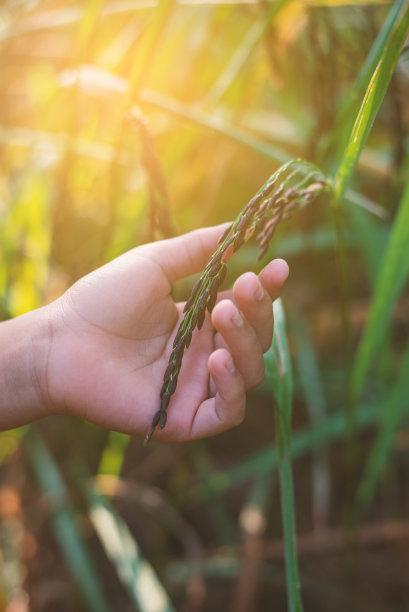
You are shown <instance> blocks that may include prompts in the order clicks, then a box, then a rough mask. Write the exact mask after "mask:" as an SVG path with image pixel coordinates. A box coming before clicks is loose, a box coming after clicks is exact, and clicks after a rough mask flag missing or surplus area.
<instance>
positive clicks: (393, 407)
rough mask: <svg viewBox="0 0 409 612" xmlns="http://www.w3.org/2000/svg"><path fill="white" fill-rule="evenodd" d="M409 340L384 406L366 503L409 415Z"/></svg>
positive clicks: (367, 475)
mask: <svg viewBox="0 0 409 612" xmlns="http://www.w3.org/2000/svg"><path fill="white" fill-rule="evenodd" d="M408 372H409V343H408V344H407V345H406V350H405V354H404V356H403V359H402V362H401V365H400V369H399V375H398V378H397V380H396V382H395V383H394V385H393V387H392V390H391V392H390V393H389V394H388V396H387V397H386V399H385V400H384V402H383V403H382V406H381V411H380V424H379V425H380V426H379V432H378V435H377V437H376V439H375V442H374V444H373V447H372V449H371V452H370V455H369V458H368V461H367V463H366V466H365V471H364V475H363V477H362V481H361V484H360V486H359V489H358V494H357V501H358V504H359V505H360V506H361V508H362V507H366V506H367V505H368V504H369V503H370V502H371V501H372V499H373V496H374V494H375V489H376V485H377V483H378V481H379V479H380V478H381V476H382V474H384V472H385V470H386V467H387V464H388V461H389V458H390V455H391V452H392V447H393V441H394V437H395V435H396V432H397V430H398V429H399V427H400V426H401V425H402V423H403V421H404V420H405V419H407V416H408V406H409V400H408V398H409V376H408Z"/></svg>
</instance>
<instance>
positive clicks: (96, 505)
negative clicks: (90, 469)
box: [87, 485, 174, 612]
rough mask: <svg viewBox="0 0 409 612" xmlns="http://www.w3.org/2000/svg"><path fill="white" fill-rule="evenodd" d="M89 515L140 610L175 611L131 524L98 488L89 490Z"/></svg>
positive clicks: (121, 579) (153, 611) (154, 611)
mask: <svg viewBox="0 0 409 612" xmlns="http://www.w3.org/2000/svg"><path fill="white" fill-rule="evenodd" d="M87 498H88V503H89V508H90V518H91V521H92V523H93V525H94V528H95V531H96V532H97V534H98V537H99V539H100V541H101V544H102V545H103V547H104V550H105V552H106V554H107V556H108V558H109V559H110V560H111V562H112V564H113V565H114V567H115V569H116V572H117V574H118V577H119V579H120V581H121V582H122V583H123V585H124V587H125V588H126V590H127V592H128V593H129V595H130V597H131V599H132V601H133V602H134V604H135V605H136V606H137V609H138V610H141V612H174V608H173V606H172V603H171V601H170V599H169V596H168V594H167V593H166V591H165V589H164V588H163V585H162V583H161V582H160V580H159V578H158V576H157V575H156V572H155V571H154V570H153V568H152V566H151V565H150V564H149V563H148V562H147V561H146V559H144V557H143V556H142V554H141V552H140V550H139V546H138V544H137V542H136V540H135V539H134V537H133V536H132V533H131V532H130V530H129V528H128V526H127V525H126V523H125V522H124V521H123V520H122V518H121V517H120V516H118V514H117V513H116V512H115V510H114V509H113V507H112V506H111V504H110V503H109V502H108V500H107V499H105V498H104V497H102V495H101V494H100V493H99V491H98V488H97V487H96V485H95V487H94V488H93V489H91V490H90V491H89V492H88V494H87Z"/></svg>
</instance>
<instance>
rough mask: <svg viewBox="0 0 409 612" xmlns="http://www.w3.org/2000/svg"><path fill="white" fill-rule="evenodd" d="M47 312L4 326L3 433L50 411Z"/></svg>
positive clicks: (0, 338)
mask: <svg viewBox="0 0 409 612" xmlns="http://www.w3.org/2000/svg"><path fill="white" fill-rule="evenodd" d="M49 336H50V334H49V331H48V323H47V316H46V309H45V308H42V309H38V310H34V311H32V312H29V313H27V314H24V315H22V316H20V317H16V318H15V319H10V320H8V321H3V322H2V323H0V387H1V389H2V393H1V396H0V430H4V429H10V428H13V427H18V426H20V425H25V424H27V423H29V422H31V421H34V420H36V419H38V418H41V417H43V416H47V415H48V414H49V413H50V411H49V401H48V398H47V392H46V389H47V384H46V372H47V367H46V364H47V356H48V350H49V344H50V340H49Z"/></svg>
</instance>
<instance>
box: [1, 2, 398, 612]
mask: <svg viewBox="0 0 409 612" xmlns="http://www.w3.org/2000/svg"><path fill="white" fill-rule="evenodd" d="M408 28H409V8H408V4H407V2H406V1H405V0H396V1H395V2H383V1H372V2H370V1H366V2H360V1H353V0H350V1H347V0H345V1H344V2H337V1H335V0H327V1H325V0H324V1H319V2H314V1H312V0H311V1H310V0H303V1H302V2H297V1H295V0H275V1H274V2H265V1H263V0H260V2H257V1H255V0H232V1H230V0H226V1H224V2H223V1H222V0H220V1H219V0H179V1H178V2H176V1H175V0H159V1H158V2H157V1H155V0H106V1H105V2H104V1H102V0H88V1H85V0H84V1H83V2H75V1H68V0H54V1H52V0H6V1H5V2H3V3H2V5H1V7H0V45H1V60H0V61H1V70H0V83H1V92H2V95H1V97H0V116H1V120H0V156H1V167H0V306H1V311H2V312H1V314H2V318H7V317H10V316H16V315H18V314H20V313H22V312H25V311H26V310H29V309H31V308H35V307H37V306H40V305H41V304H43V303H46V302H49V301H50V300H52V299H53V298H55V297H56V296H58V295H60V294H61V292H63V291H64V290H65V289H66V288H67V287H68V286H69V285H70V284H71V283H72V282H73V281H75V280H76V279H77V278H78V277H80V276H81V275H83V274H84V273H86V272H88V271H90V270H91V269H92V268H94V267H96V266H98V265H100V264H101V263H103V262H105V261H107V260H109V259H111V258H112V257H114V256H116V255H117V254H119V253H121V252H123V251H124V250H126V249H128V248H130V247H133V246H135V245H137V244H140V243H143V242H145V241H147V240H150V239H154V238H160V237H162V236H163V235H171V234H172V233H181V232H184V231H187V230H190V229H193V228H196V227H200V226H204V225H209V224H214V223H219V222H221V221H226V220H229V219H233V218H234V217H235V216H236V214H237V212H238V211H239V210H240V208H241V207H242V205H243V204H244V203H245V202H246V201H247V200H248V199H249V198H250V197H251V196H252V195H253V194H254V193H255V192H256V191H257V190H258V188H259V187H260V185H261V184H262V183H263V182H264V181H265V180H266V178H267V177H268V176H269V175H270V174H272V173H273V171H274V170H276V169H277V167H278V166H279V165H280V164H281V163H283V162H285V161H287V160H289V159H291V158H293V157H301V158H304V159H306V160H308V161H312V162H314V163H316V164H317V165H318V166H320V167H321V169H322V170H323V171H324V172H326V173H327V174H328V175H329V176H330V177H331V178H332V179H333V181H334V197H332V198H328V197H326V198H324V197H323V198H321V199H320V201H318V202H317V203H315V204H314V205H313V207H308V208H307V209H306V210H305V211H303V212H301V213H299V214H297V215H295V216H294V218H293V219H292V220H291V221H290V222H289V223H288V224H286V225H283V226H282V227H281V228H280V230H279V232H278V234H277V237H276V238H275V240H274V241H273V245H272V248H271V250H270V252H269V255H270V256H273V255H275V256H281V257H285V258H286V259H287V260H288V261H289V264H290V268H291V277H290V279H289V281H288V284H287V286H286V289H285V294H284V296H283V303H284V309H285V311H286V319H287V321H286V329H287V333H285V322H284V319H283V317H284V311H283V309H282V305H281V304H280V303H277V304H276V308H277V313H276V314H277V321H278V325H277V331H278V334H277V339H276V342H278V343H279V346H278V347H277V345H276V346H275V348H274V351H273V352H269V353H268V354H267V355H266V369H267V376H266V380H265V382H264V383H263V384H262V385H261V386H260V387H259V388H258V389H257V390H256V391H254V392H252V393H251V394H250V396H249V400H248V416H247V417H246V420H245V422H244V424H243V425H242V426H241V427H239V428H238V429H236V430H234V431H231V432H229V433H226V434H224V435H222V436H219V437H217V438H214V439H211V440H206V441H200V442H196V443H191V444H184V445H164V444H161V445H158V444H155V443H154V442H153V443H152V444H151V445H150V446H149V447H148V448H147V449H144V448H142V444H141V441H140V440H138V439H129V438H128V437H127V436H124V435H122V434H118V433H115V432H107V431H105V430H102V429H99V428H97V427H95V426H92V425H90V424H89V423H86V422H81V421H79V420H78V419H69V418H63V417H58V418H50V419H46V420H44V421H43V422H41V423H39V424H37V425H36V426H33V427H31V428H23V429H19V430H15V431H10V432H3V433H1V434H0V461H1V465H0V479H1V486H0V547H1V584H0V600H1V601H0V609H2V610H8V612H16V611H17V610H18V611H23V610H28V609H30V610H31V611H33V612H46V611H54V610H57V609H58V610H59V611H62V612H64V611H67V612H68V611H69V612H72V611H73V610H76V611H80V610H84V611H86V610H87V611H88V610H95V611H98V612H101V611H104V610H121V611H126V610H141V612H148V611H149V612H150V611H159V610H184V611H189V612H196V611H199V610H200V611H207V610H222V609H230V610H231V611H232V612H241V611H243V612H251V611H252V610H254V611H256V610H265V609H266V607H267V608H268V609H272V610H277V611H281V610H286V609H290V610H301V609H302V604H301V598H300V596H299V591H298V586H297V584H298V578H297V571H296V570H297V559H296V558H295V556H294V533H293V532H292V522H293V513H294V512H295V515H296V522H297V543H298V566H299V576H300V582H301V592H302V600H303V605H304V609H305V610H314V612H319V611H320V610H323V611H328V610H331V611H332V612H337V611H338V610H339V611H341V610H345V609H347V610H351V611H354V610H359V611H360V612H363V611H365V610H368V611H371V612H374V611H379V612H382V611H390V610H394V611H395V612H398V611H399V610H402V611H403V610H407V609H408V607H409V591H408V585H409V583H408V581H407V575H408V563H409V556H408V550H409V546H408V545H409V522H408V511H409V486H408V479H409V437H408V429H407V426H408V410H407V409H408V408H409V376H408V373H409V338H408V333H409V315H408V312H409V287H408V282H407V279H408V273H409V183H408V169H409V149H408V123H409V105H408V100H409V54H408V51H407V49H406V47H405V39H406V37H407V34H408ZM255 252H256V249H255V247H252V246H250V245H249V246H247V247H246V249H243V250H242V251H240V253H238V254H237V255H236V256H235V257H234V258H233V260H232V264H231V267H230V276H229V278H228V282H232V281H233V279H234V278H235V277H236V276H237V275H238V274H239V273H240V272H241V271H243V270H245V269H249V268H250V269H253V270H257V269H258V268H257V265H256V264H255V263H254V262H255ZM260 265H262V262H261V264H260ZM192 282H193V279H192ZM191 284H192V283H190V282H185V283H180V284H178V285H177V286H176V287H175V295H176V296H177V297H179V298H180V299H183V298H185V297H186V296H187V295H188V292H189V289H190V287H191ZM283 355H284V356H285V359H284V361H282V362H281V363H280V366H281V369H280V370H277V367H276V366H277V359H278V358H282V357H283ZM280 356H281V357H280ZM186 358H187V356H186ZM291 363H292V366H291ZM278 371H279V372H280V373H281V377H277V372H278ZM273 388H274V390H275V394H276V398H277V410H276V415H277V414H278V415H279V417H278V418H279V419H280V418H281V421H280V420H278V422H277V427H276V428H275V426H274V410H273V399H272V393H273ZM291 407H292V424H291V432H292V433H290V420H291ZM280 415H281V416H280ZM275 435H277V443H278V445H277V446H276V444H275V437H274V436H275ZM291 459H292V469H293V472H294V495H295V503H293V501H292V495H291ZM277 468H278V470H277ZM278 475H280V478H281V484H282V489H281V490H282V495H281V499H282V503H283V512H282V515H281V511H280V491H279V486H278V481H279V478H278ZM282 518H283V520H284V525H287V529H286V531H285V537H284V539H283V528H282ZM284 556H286V557H287V571H286V570H285V563H284ZM287 607H288V608H287Z"/></svg>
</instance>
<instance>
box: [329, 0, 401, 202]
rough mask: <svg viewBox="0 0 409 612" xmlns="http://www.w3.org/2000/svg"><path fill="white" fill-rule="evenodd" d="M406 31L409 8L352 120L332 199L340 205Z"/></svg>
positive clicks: (387, 45)
mask: <svg viewBox="0 0 409 612" xmlns="http://www.w3.org/2000/svg"><path fill="white" fill-rule="evenodd" d="M408 31H409V6H408V7H406V9H405V11H404V13H403V14H402V15H401V17H400V19H399V20H398V24H397V27H396V29H395V30H394V32H392V34H391V35H390V36H389V39H388V41H387V43H386V44H385V48H384V51H383V53H382V57H381V59H380V60H379V62H378V64H377V66H376V69H375V71H374V73H373V75H372V78H371V80H370V83H369V86H368V89H367V90H366V93H365V96H364V99H363V102H362V105H361V108H360V110H359V113H358V116H357V118H356V120H355V124H354V127H353V128H352V133H351V136H350V138H349V141H348V144H347V147H346V149H345V151H344V154H343V157H342V159H341V162H340V164H339V166H338V170H337V173H336V176H335V187H334V195H335V199H336V201H338V202H340V201H341V199H342V197H343V194H344V191H345V189H346V187H347V186H348V183H349V180H350V178H351V175H352V173H353V171H354V169H355V166H356V164H357V161H358V158H359V155H360V153H361V151H362V148H363V146H364V144H365V142H366V139H367V137H368V134H369V132H370V130H371V128H372V125H373V122H374V121H375V117H376V115H377V113H378V110H379V107H380V105H381V103H382V100H383V98H384V96H385V94H386V91H387V89H388V85H389V82H390V80H391V78H392V75H393V73H394V70H395V66H396V63H397V61H398V59H399V55H400V52H401V49H402V46H403V44H404V42H405V38H406V36H407V34H408Z"/></svg>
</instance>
